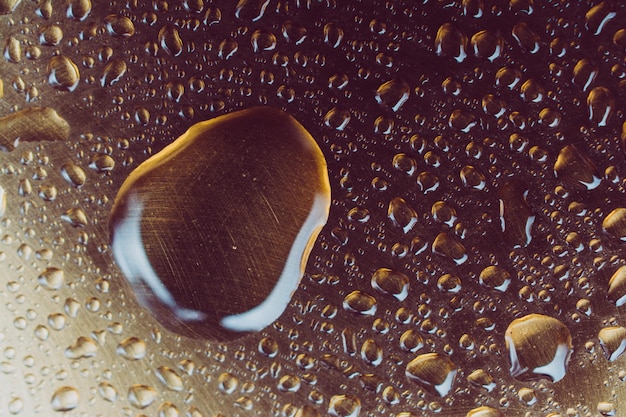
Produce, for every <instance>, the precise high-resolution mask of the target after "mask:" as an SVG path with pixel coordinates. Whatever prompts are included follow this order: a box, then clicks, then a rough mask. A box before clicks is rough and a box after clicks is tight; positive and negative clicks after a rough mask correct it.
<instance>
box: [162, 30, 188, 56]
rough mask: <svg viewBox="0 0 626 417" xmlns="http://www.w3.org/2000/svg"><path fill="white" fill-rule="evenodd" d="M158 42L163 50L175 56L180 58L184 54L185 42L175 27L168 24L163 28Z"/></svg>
mask: <svg viewBox="0 0 626 417" xmlns="http://www.w3.org/2000/svg"><path fill="white" fill-rule="evenodd" d="M158 40H159V45H161V48H163V49H165V50H166V51H167V52H169V53H170V54H172V55H174V56H178V55H180V54H181V53H182V52H183V40H182V39H181V37H180V33H178V29H176V27H175V26H174V25H170V24H168V25H165V26H163V27H162V28H161V30H159V34H158Z"/></svg>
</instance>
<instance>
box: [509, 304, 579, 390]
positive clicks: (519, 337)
mask: <svg viewBox="0 0 626 417" xmlns="http://www.w3.org/2000/svg"><path fill="white" fill-rule="evenodd" d="M504 339H505V341H506V347H507V349H509V355H510V359H511V369H510V372H511V375H512V376H514V377H515V378H518V379H521V380H537V379H542V378H548V379H550V380H551V381H552V382H557V381H560V380H561V379H563V377H564V376H565V373H566V371H567V364H568V361H569V359H570V356H571V354H572V351H573V347H572V336H571V334H570V332H569V329H568V328H567V327H566V326H565V325H564V324H563V323H561V322H560V321H559V320H557V319H555V318H552V317H549V316H544V315H541V314H529V315H527V316H524V317H522V318H519V319H515V320H513V321H512V322H511V324H509V327H508V328H507V329H506V333H505V336H504Z"/></svg>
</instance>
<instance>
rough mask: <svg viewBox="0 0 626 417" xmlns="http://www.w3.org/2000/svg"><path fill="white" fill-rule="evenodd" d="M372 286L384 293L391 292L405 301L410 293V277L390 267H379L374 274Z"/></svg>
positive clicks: (399, 299)
mask: <svg viewBox="0 0 626 417" xmlns="http://www.w3.org/2000/svg"><path fill="white" fill-rule="evenodd" d="M371 284H372V288H374V289H375V290H377V291H380V292H381V293H383V294H389V295H391V296H393V297H394V298H396V299H397V300H398V301H404V299H406V297H407V296H408V295H409V277H408V276H406V275H405V274H403V273H402V272H399V271H394V270H392V269H389V268H379V269H377V270H376V271H375V272H374V274H372V280H371Z"/></svg>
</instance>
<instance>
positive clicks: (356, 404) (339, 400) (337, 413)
mask: <svg viewBox="0 0 626 417" xmlns="http://www.w3.org/2000/svg"><path fill="white" fill-rule="evenodd" d="M360 412H361V400H359V398H358V397H356V396H354V395H347V394H346V395H333V396H332V397H331V398H330V401H329V403H328V414H329V415H330V416H332V417H358V416H359V413H360Z"/></svg>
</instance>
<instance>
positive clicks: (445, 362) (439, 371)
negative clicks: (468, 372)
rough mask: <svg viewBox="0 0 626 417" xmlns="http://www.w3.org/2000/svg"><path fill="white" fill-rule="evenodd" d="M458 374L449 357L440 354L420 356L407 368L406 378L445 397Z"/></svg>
mask: <svg viewBox="0 0 626 417" xmlns="http://www.w3.org/2000/svg"><path fill="white" fill-rule="evenodd" d="M456 373H457V367H456V365H455V364H454V363H453V362H452V360H450V358H449V357H447V356H444V355H442V354H439V353H426V354H423V355H419V356H418V357H416V358H415V359H413V360H412V361H411V362H409V363H408V364H407V366H406V371H405V374H406V377H407V378H408V379H409V380H410V381H413V382H416V383H417V384H419V385H420V386H422V387H424V389H426V390H427V391H429V392H431V393H432V394H435V395H439V396H440V397H445V396H446V395H448V393H449V392H450V390H451V389H452V383H453V382H454V377H455V376H456Z"/></svg>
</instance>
